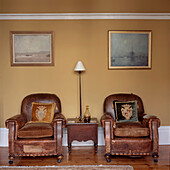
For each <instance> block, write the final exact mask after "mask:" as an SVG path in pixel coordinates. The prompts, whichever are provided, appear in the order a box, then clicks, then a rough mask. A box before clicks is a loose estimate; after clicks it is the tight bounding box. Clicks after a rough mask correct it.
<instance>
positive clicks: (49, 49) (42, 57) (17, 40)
mask: <svg viewBox="0 0 170 170" xmlns="http://www.w3.org/2000/svg"><path fill="white" fill-rule="evenodd" d="M10 48H11V66H53V65H54V54H53V32H52V31H45V32H37V31H10Z"/></svg>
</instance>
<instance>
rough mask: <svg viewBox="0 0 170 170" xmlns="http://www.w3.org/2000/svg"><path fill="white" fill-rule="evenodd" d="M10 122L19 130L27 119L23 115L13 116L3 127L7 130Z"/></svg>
mask: <svg viewBox="0 0 170 170" xmlns="http://www.w3.org/2000/svg"><path fill="white" fill-rule="evenodd" d="M10 122H13V123H14V124H15V126H17V128H18V129H20V128H21V127H23V126H24V125H25V123H26V122H27V118H26V116H25V115H24V114H18V115H15V116H13V117H11V118H9V119H7V120H6V121H5V125H6V127H7V128H9V123H10Z"/></svg>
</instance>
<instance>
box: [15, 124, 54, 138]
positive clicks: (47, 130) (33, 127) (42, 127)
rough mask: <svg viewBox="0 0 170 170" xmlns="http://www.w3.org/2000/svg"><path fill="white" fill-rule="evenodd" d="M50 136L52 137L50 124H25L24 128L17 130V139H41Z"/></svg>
mask: <svg viewBox="0 0 170 170" xmlns="http://www.w3.org/2000/svg"><path fill="white" fill-rule="evenodd" d="M51 136H53V127H52V124H50V123H43V122H36V123H35V122H32V123H27V124H26V125H25V126H23V127H22V128H21V129H19V130H18V137H19V138H42V137H51Z"/></svg>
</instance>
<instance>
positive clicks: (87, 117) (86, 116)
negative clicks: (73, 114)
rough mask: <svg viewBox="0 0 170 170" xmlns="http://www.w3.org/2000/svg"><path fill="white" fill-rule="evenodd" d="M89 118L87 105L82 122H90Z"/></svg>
mask: <svg viewBox="0 0 170 170" xmlns="http://www.w3.org/2000/svg"><path fill="white" fill-rule="evenodd" d="M90 119H91V114H90V112H89V106H88V105H87V106H86V110H85V113H84V122H85V123H90Z"/></svg>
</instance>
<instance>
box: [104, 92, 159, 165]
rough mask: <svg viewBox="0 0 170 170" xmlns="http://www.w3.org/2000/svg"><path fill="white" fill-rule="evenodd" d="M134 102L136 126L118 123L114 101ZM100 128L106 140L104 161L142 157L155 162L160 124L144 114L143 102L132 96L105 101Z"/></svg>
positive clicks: (109, 97)
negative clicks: (117, 156) (136, 118)
mask: <svg viewBox="0 0 170 170" xmlns="http://www.w3.org/2000/svg"><path fill="white" fill-rule="evenodd" d="M134 100H137V113H138V120H139V121H138V122H117V121H116V117H115V111H114V109H113V101H122V102H124V101H134ZM101 124H102V127H103V128H104V136H105V158H106V160H107V162H110V161H111V159H110V158H111V156H112V155H126V156H136V155H137V156H143V155H152V157H153V158H154V162H157V161H158V160H157V158H158V153H159V135H158V128H159V126H160V120H159V119H158V118H157V117H156V116H154V115H147V114H145V113H144V107H143V102H142V100H141V98H140V97H139V96H137V95H135V94H112V95H109V96H108V97H106V99H105V100H104V114H103V116H102V117H101Z"/></svg>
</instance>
